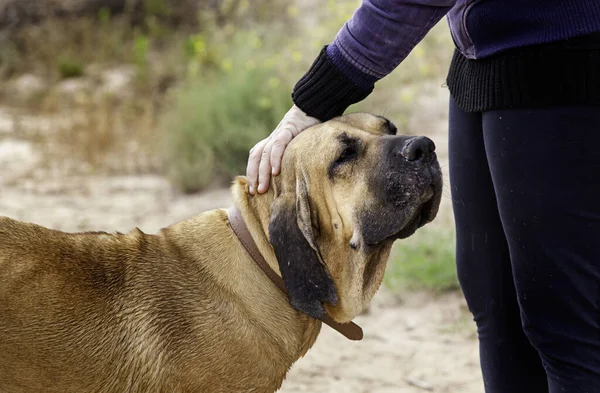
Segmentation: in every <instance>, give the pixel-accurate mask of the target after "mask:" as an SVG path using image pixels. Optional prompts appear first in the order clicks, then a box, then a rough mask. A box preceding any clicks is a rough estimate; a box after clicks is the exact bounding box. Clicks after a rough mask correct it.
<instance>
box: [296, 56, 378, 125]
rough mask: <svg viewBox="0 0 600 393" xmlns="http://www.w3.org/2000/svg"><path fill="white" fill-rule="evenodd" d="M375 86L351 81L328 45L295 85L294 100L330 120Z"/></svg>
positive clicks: (363, 97)
mask: <svg viewBox="0 0 600 393" xmlns="http://www.w3.org/2000/svg"><path fill="white" fill-rule="evenodd" d="M373 87H374V86H372V87H371V88H370V89H367V90H365V89H363V88H360V87H358V86H356V84H354V83H353V82H352V81H350V79H348V78H347V77H346V76H345V75H344V74H343V73H342V72H341V71H340V70H339V69H338V68H337V67H336V66H335V64H333V62H332V61H331V59H330V58H329V56H327V46H325V47H324V48H323V49H322V50H321V53H319V57H317V59H316V60H315V61H314V63H313V64H312V66H311V67H310V69H309V70H308V72H307V73H306V74H304V76H303V77H302V78H301V79H300V81H298V83H297V84H296V86H295V87H294V90H293V91H292V101H294V104H296V106H297V107H298V108H300V109H302V110H303V111H304V112H305V113H306V114H307V115H309V116H312V117H315V118H317V119H319V120H320V121H327V120H329V119H331V118H334V117H336V116H340V115H342V114H343V113H344V111H345V110H346V108H348V107H349V106H350V105H352V104H355V103H357V102H359V101H362V100H364V99H365V98H367V96H368V95H369V94H371V92H372V91H373Z"/></svg>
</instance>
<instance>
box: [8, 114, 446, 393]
mask: <svg viewBox="0 0 600 393" xmlns="http://www.w3.org/2000/svg"><path fill="white" fill-rule="evenodd" d="M395 132H396V128H395V127H394V126H393V125H392V124H391V123H390V122H389V121H388V120H386V119H384V118H381V117H377V116H373V115H368V114H352V115H347V116H344V117H340V118H337V119H334V120H331V121H328V122H325V123H322V124H319V125H316V126H314V127H312V128H310V129H309V130H306V131H305V132H303V133H301V134H300V135H299V136H297V137H296V138H295V139H294V140H293V142H292V143H291V144H290V146H289V147H288V148H287V150H286V153H285V155H284V159H283V165H282V168H283V169H282V172H281V174H280V175H279V176H277V177H275V178H274V179H273V180H272V186H271V188H270V191H269V192H268V193H266V194H263V195H258V196H250V195H249V194H248V191H247V190H248V184H247V182H246V179H245V178H243V177H240V178H238V179H236V181H235V182H234V184H233V186H232V192H233V196H234V201H235V205H236V206H237V207H238V208H239V210H240V211H241V214H242V217H243V219H244V221H245V223H246V225H247V227H248V229H249V232H250V233H251V235H252V237H253V239H254V242H255V243H256V245H257V246H258V249H259V250H260V252H261V253H262V255H263V256H264V258H265V259H266V261H267V262H268V263H269V265H270V266H271V267H272V268H273V269H274V270H275V271H276V272H277V273H278V274H281V276H282V277H283V280H284V282H285V285H286V288H287V290H288V293H289V295H288V296H286V295H284V294H283V292H281V291H280V290H279V289H278V288H277V286H275V285H274V284H273V282H272V281H271V280H269V278H268V277H267V276H266V275H265V273H264V272H263V270H261V269H260V268H259V267H258V265H257V264H256V263H255V262H254V261H253V260H252V259H251V258H250V257H249V255H248V253H247V252H246V250H245V249H244V248H243V246H242V244H241V243H240V241H239V239H238V238H237V237H236V236H235V235H234V233H233V232H232V229H231V227H230V223H229V221H228V218H227V213H226V212H225V211H223V210H214V211H209V212H205V213H202V214H200V215H198V216H196V217H193V218H190V219H188V220H185V221H183V222H180V223H177V224H174V225H171V226H169V227H167V228H164V229H162V230H161V231H160V232H159V233H158V234H156V235H147V234H144V233H142V232H141V231H139V230H134V231H132V232H131V233H128V234H118V233H117V234H107V233H102V232H94V233H75V234H67V233H64V232H60V231H56V230H50V229H46V228H43V227H40V226H37V225H34V224H26V223H22V222H19V221H15V220H12V219H9V218H1V219H0V391H2V392H9V393H19V392H48V393H51V392H60V393H67V392H77V393H81V392H85V393H87V392H119V393H121V392H145V393H151V392H223V393H232V392H274V391H275V390H277V389H278V388H279V387H280V385H281V383H282V381H283V379H284V377H285V375H286V373H287V371H288V369H289V368H290V366H291V365H292V364H293V363H294V362H295V361H296V360H297V359H299V358H300V357H301V356H303V355H304V354H305V353H306V351H307V350H308V349H309V348H310V347H311V346H312V345H313V343H314V342H315V340H316V338H317V335H318V333H319V330H320V328H321V321H320V320H319V319H320V318H322V317H323V316H324V315H325V313H327V314H328V315H329V316H330V317H331V318H332V319H334V320H335V321H338V322H342V323H345V322H348V321H351V320H352V319H353V318H354V317H355V316H356V315H357V314H359V313H360V312H361V310H363V309H364V308H365V306H366V305H367V304H368V303H369V301H370V300H371V298H372V297H373V295H374V294H375V292H376V291H377V289H378V287H379V285H380V283H381V281H382V278H383V274H384V270H385V267H386V262H387V259H388V255H389V252H390V248H391V246H392V243H393V242H394V240H395V239H398V238H404V237H407V236H410V235H411V234H412V233H413V232H414V231H415V230H416V229H417V228H418V227H420V226H422V225H424V224H425V223H427V222H429V221H431V220H432V219H433V218H434V216H435V215H436V213H437V209H438V205H439V201H440V193H441V182H442V180H441V172H440V169H439V165H438V163H437V159H436V157H435V153H434V152H433V150H434V145H433V142H431V141H430V140H429V139H427V138H424V137H404V136H396V135H394V134H395Z"/></svg>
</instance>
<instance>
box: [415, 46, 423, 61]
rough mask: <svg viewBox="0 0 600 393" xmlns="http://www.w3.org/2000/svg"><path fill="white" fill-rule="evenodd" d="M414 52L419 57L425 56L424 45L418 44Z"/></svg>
mask: <svg viewBox="0 0 600 393" xmlns="http://www.w3.org/2000/svg"><path fill="white" fill-rule="evenodd" d="M413 52H414V55H415V57H416V58H417V59H422V58H423V57H424V56H425V49H423V47H422V46H416V47H415V49H413Z"/></svg>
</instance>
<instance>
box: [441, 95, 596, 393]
mask: <svg viewBox="0 0 600 393" xmlns="http://www.w3.org/2000/svg"><path fill="white" fill-rule="evenodd" d="M449 138H450V140H449V143H450V145H449V147H450V187H451V193H452V203H453V208H454V214H455V220H456V232H457V250H456V259H457V261H456V262H457V271H458V277H459V281H460V284H461V287H462V290H463V292H464V295H465V297H466V300H467V303H468V306H469V309H470V310H471V312H472V313H473V316H474V319H475V321H476V323H477V331H478V335H479V347H480V359H481V368H482V371H483V377H484V384H485V388H486V392H487V393H548V392H550V393H581V392H586V393H599V392H600V106H565V107H551V108H546V109H533V110H530V109H516V110H515V109H511V110H494V111H489V112H483V113H466V112H463V111H462V110H461V109H459V108H458V107H457V106H456V104H455V103H454V102H452V101H451V103H450V136H449Z"/></svg>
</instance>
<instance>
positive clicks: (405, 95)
mask: <svg viewBox="0 0 600 393" xmlns="http://www.w3.org/2000/svg"><path fill="white" fill-rule="evenodd" d="M413 96H414V94H413V92H412V91H411V90H409V89H405V90H403V91H402V92H401V93H400V100H401V101H402V102H403V103H404V104H408V103H410V102H411V101H412V100H413Z"/></svg>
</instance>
